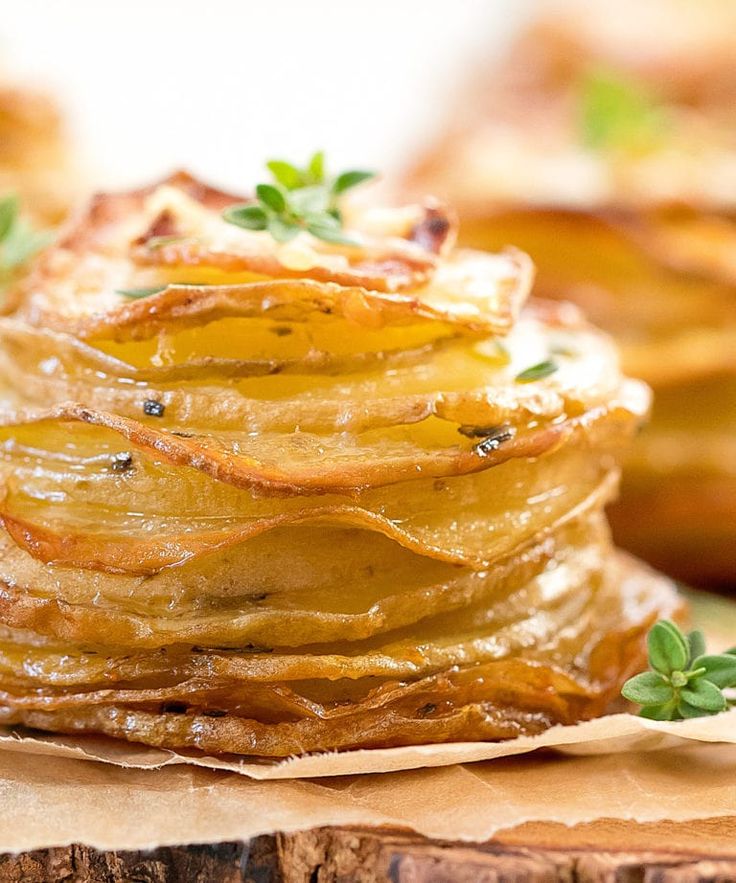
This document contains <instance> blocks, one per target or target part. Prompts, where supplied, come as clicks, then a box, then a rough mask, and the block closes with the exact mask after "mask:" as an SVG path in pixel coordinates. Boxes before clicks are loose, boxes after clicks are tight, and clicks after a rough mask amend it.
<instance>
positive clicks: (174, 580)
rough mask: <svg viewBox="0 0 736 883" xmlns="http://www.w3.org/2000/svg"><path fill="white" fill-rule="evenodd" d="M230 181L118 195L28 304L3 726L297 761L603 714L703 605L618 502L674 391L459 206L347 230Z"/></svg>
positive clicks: (13, 451)
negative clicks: (239, 190) (623, 518)
mask: <svg viewBox="0 0 736 883" xmlns="http://www.w3.org/2000/svg"><path fill="white" fill-rule="evenodd" d="M233 202H236V200H235V198H234V197H232V196H228V195H226V194H223V193H220V192H218V191H214V190H212V189H210V188H208V187H205V186H204V185H202V184H200V183H198V182H196V181H194V180H192V179H191V178H189V177H187V176H186V175H183V174H180V175H177V176H175V177H174V178H172V179H171V180H169V181H168V182H166V183H164V184H162V185H159V186H155V187H152V188H150V189H146V190H143V191H139V192H134V193H131V194H126V195H104V196H100V197H98V198H96V200H95V201H94V202H93V204H92V205H91V207H90V209H89V211H88V213H87V214H86V215H85V216H84V217H82V218H80V219H79V220H78V221H77V222H76V223H75V224H74V225H73V226H72V227H71V228H69V229H68V230H67V231H66V233H65V235H64V236H63V237H62V239H61V241H60V242H59V243H58V244H57V245H56V246H55V247H53V248H51V249H49V250H48V251H47V252H45V253H44V254H43V255H42V256H41V257H40V258H39V259H38V260H37V263H36V266H35V267H34V268H33V270H32V271H31V273H30V275H29V276H28V277H27V279H26V280H25V281H24V283H23V284H22V287H21V288H20V289H19V290H18V291H16V292H15V295H16V296H15V303H16V308H15V311H14V313H13V315H12V316H10V317H7V318H4V319H1V320H0V360H1V361H0V378H1V382H2V400H1V401H0V407H1V409H2V410H1V414H2V425H1V426H0V454H1V456H2V460H1V461H0V464H1V466H2V484H3V494H2V501H1V503H0V520H1V522H2V526H3V528H4V529H3V531H2V535H1V537H0V542H1V543H2V556H1V557H0V621H1V622H2V633H1V635H0V703H1V710H0V720H2V721H3V722H6V723H8V724H25V725H27V726H31V727H37V728H41V729H45V730H52V731H57V732H63V733H75V732H93V733H104V734H108V735H111V736H117V737H120V738H123V739H128V740H131V741H136V742H144V743H148V744H151V745H159V746H166V747H170V748H179V749H184V748H196V749H202V750H205V751H208V752H238V753H242V754H249V755H257V756H264V757H280V756H285V755H289V754H293V753H301V752H310V751H315V750H320V749H340V748H355V747H371V746H397V745H404V744H413V743H428V742H442V741H452V740H475V739H506V738H510V737H513V736H516V735H519V734H521V733H536V732H539V731H541V730H543V729H545V728H546V727H549V726H550V725H552V724H555V723H569V722H573V721H577V720H579V719H583V718H589V717H592V716H595V715H599V714H601V713H603V712H604V711H605V710H606V709H607V708H609V706H610V705H611V703H612V701H613V700H614V699H615V698H616V697H617V696H618V693H619V689H620V686H621V684H622V682H623V680H624V679H625V678H626V677H628V676H629V675H631V674H632V673H633V672H635V671H637V670H639V669H640V668H642V667H643V664H644V654H643V635H644V633H645V632H646V630H647V629H648V627H649V626H650V625H651V624H652V622H653V621H654V620H656V619H657V618H659V617H660V616H663V615H666V616H668V615H671V614H672V613H673V611H674V610H675V609H676V606H677V601H676V599H675V596H674V593H673V591H672V589H671V586H670V584H669V583H668V582H667V581H666V580H663V579H662V578H660V577H658V576H655V575H654V574H652V573H651V572H649V571H647V570H646V569H644V568H643V567H642V566H641V565H639V564H637V563H635V562H634V561H632V560H631V559H628V558H626V557H625V556H623V555H621V554H618V553H616V552H615V551H614V550H613V548H612V546H611V542H610V539H609V534H608V529H607V525H606V522H605V520H604V517H603V515H602V507H603V505H604V504H605V503H606V502H608V501H609V500H610V499H611V496H612V494H613V493H614V491H615V488H616V481H617V466H616V463H617V458H618V457H619V455H620V453H621V450H622V448H623V447H624V446H625V445H626V443H627V442H628V440H629V438H630V437H631V435H632V434H633V433H634V431H635V430H636V428H637V426H638V425H639V423H640V422H641V420H642V418H643V416H644V414H645V412H646V409H647V405H648V391H647V389H646V387H644V386H643V385H642V384H640V383H639V382H636V381H630V380H626V379H623V378H622V376H621V374H620V373H619V368H618V364H617V358H616V353H615V351H614V349H613V348H612V346H611V344H610V342H609V340H608V339H607V338H606V337H605V336H603V335H601V334H600V333H598V332H597V331H595V330H594V329H592V328H591V327H589V326H587V325H586V324H585V323H584V322H583V321H582V319H581V318H580V315H579V314H578V312H577V310H576V309H575V308H571V307H568V306H562V305H559V304H558V305H554V304H550V303H544V302H538V303H535V304H532V305H531V306H529V307H527V308H526V309H525V310H523V311H522V305H523V302H524V300H525V298H526V295H527V292H528V288H529V285H530V277H531V271H530V265H529V262H528V260H527V258H526V257H525V256H524V255H522V254H521V253H518V252H515V251H510V250H509V251H507V252H505V253H502V254H497V255H491V254H485V253H482V252H473V251H467V250H465V251H461V250H454V249H453V241H452V240H453V234H454V230H453V224H452V219H451V218H450V217H448V215H447V213H446V212H445V211H444V210H443V209H442V208H441V207H440V206H438V205H434V204H432V205H423V206H416V207H409V208H407V209H402V210H393V211H385V210H381V211H378V210H371V211H363V212H361V213H360V214H355V216H354V217H349V218H348V220H347V227H348V229H349V230H350V234H351V235H352V236H354V237H355V239H356V242H357V244H354V245H344V244H343V245H337V244H329V243H327V242H323V241H321V240H318V239H315V238H313V237H312V236H311V235H310V234H308V233H306V232H304V233H301V234H299V235H298V236H297V237H296V238H295V239H292V240H291V241H290V242H287V243H283V244H279V243H277V242H276V241H275V240H274V239H273V238H272V237H271V235H270V234H269V233H268V232H266V231H264V232H253V231H249V230H244V229H240V228H238V227H235V226H233V225H232V224H228V223H226V222H225V221H224V220H223V218H222V210H223V209H224V208H225V207H227V206H228V205H230V204H232V203H233ZM501 337H503V338H504V340H503V342H502V341H501V340H500V338H501ZM551 360H555V365H556V366H557V370H556V371H554V373H552V369H551V368H550V363H551Z"/></svg>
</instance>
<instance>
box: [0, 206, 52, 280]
mask: <svg viewBox="0 0 736 883" xmlns="http://www.w3.org/2000/svg"><path fill="white" fill-rule="evenodd" d="M50 238H51V237H50V235H49V234H48V233H42V232H39V231H38V230H33V229H32V228H31V227H30V226H29V225H28V224H27V223H26V222H25V221H24V220H23V219H22V218H21V217H20V211H19V203H18V197H17V196H6V197H4V198H3V199H0V288H2V287H3V286H5V285H6V284H7V283H8V282H10V281H11V280H12V278H13V276H14V275H15V274H16V273H17V271H18V270H19V269H20V267H22V266H23V264H25V263H26V262H27V261H29V260H30V259H31V258H32V257H33V255H34V254H36V252H38V251H40V250H41V249H42V248H44V246H46V245H48V243H49V241H50Z"/></svg>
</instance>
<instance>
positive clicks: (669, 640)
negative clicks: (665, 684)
mask: <svg viewBox="0 0 736 883" xmlns="http://www.w3.org/2000/svg"><path fill="white" fill-rule="evenodd" d="M647 643H648V646H649V664H650V665H651V667H652V668H653V669H655V671H658V672H661V673H662V674H666V675H669V674H672V672H673V671H683V670H684V669H685V668H687V664H688V661H689V657H690V647H689V646H688V643H687V640H686V639H685V636H684V635H683V633H682V632H681V631H680V629H679V628H678V627H677V626H676V625H675V624H674V623H673V622H670V621H669V620H667V619H663V620H661V621H660V622H658V623H656V624H655V625H654V626H653V627H652V629H651V631H650V632H649V637H648V640H647Z"/></svg>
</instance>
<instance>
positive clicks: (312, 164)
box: [307, 150, 325, 184]
mask: <svg viewBox="0 0 736 883" xmlns="http://www.w3.org/2000/svg"><path fill="white" fill-rule="evenodd" d="M307 174H308V175H309V178H310V180H311V181H312V183H313V184H324V180H325V152H324V150H318V151H317V152H316V153H313V154H312V158H311V159H310V160H309V165H308V166H307Z"/></svg>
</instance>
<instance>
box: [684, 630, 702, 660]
mask: <svg viewBox="0 0 736 883" xmlns="http://www.w3.org/2000/svg"><path fill="white" fill-rule="evenodd" d="M687 643H688V647H689V648H690V664H691V665H692V660H694V659H697V658H698V656H703V654H704V653H705V635H704V634H703V633H702V632H701V631H700V630H699V629H694V630H693V631H691V632H690V633H689V634H688V636H687Z"/></svg>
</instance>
